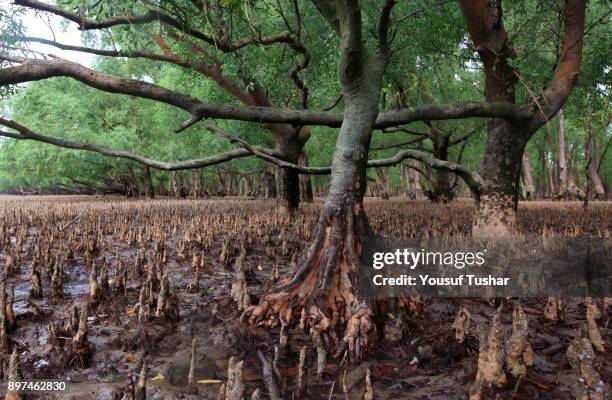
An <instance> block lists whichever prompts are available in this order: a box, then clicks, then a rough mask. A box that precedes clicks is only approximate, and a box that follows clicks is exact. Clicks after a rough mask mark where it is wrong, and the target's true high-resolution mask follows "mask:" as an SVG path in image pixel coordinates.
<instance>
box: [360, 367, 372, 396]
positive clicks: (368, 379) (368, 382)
mask: <svg viewBox="0 0 612 400" xmlns="http://www.w3.org/2000/svg"><path fill="white" fill-rule="evenodd" d="M363 400H374V388H373V387H372V373H371V372H370V368H368V369H366V374H365V392H364V393H363Z"/></svg>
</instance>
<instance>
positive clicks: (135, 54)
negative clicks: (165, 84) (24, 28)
mask: <svg viewBox="0 0 612 400" xmlns="http://www.w3.org/2000/svg"><path fill="white" fill-rule="evenodd" d="M14 39H15V40H17V41H20V42H31V43H41V44H44V45H47V46H53V47H56V48H58V49H60V50H68V51H78V52H80V53H88V54H95V55H98V56H103V57H127V58H146V59H149V60H154V61H166V62H171V63H177V62H176V59H175V58H174V57H171V56H167V55H164V54H156V53H150V52H147V51H140V50H131V51H125V50H104V49H94V48H91V47H84V46H73V45H69V44H64V43H59V42H56V41H54V40H49V39H44V38H40V37H34V36H24V37H15V38H14Z"/></svg>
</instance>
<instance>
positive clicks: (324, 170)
mask: <svg viewBox="0 0 612 400" xmlns="http://www.w3.org/2000/svg"><path fill="white" fill-rule="evenodd" d="M206 129H208V130H209V131H210V132H212V133H214V134H215V135H217V136H221V137H223V138H225V139H227V140H228V141H229V142H230V143H233V144H237V145H238V146H240V147H241V148H243V149H245V150H247V151H248V152H249V153H252V154H254V155H255V156H257V157H259V158H261V159H262V160H265V161H268V162H270V163H272V164H275V165H277V166H279V167H282V168H291V169H294V170H296V171H298V172H300V173H302V174H310V175H328V174H330V173H331V169H330V168H329V167H304V166H301V165H297V164H293V163H290V162H286V161H283V160H281V159H280V158H277V157H275V156H273V155H271V154H270V153H269V152H264V151H262V150H260V149H258V148H256V147H254V146H251V145H250V144H248V143H247V142H245V141H244V140H242V139H240V138H238V137H236V136H234V135H232V134H230V133H228V132H225V131H223V130H222V129H219V128H217V127H215V126H209V127H207V128H206Z"/></svg>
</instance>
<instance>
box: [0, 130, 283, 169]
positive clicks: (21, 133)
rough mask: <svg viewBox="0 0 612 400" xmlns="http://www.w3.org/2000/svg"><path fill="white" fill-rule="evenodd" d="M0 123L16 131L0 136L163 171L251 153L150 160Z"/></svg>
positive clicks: (241, 152)
mask: <svg viewBox="0 0 612 400" xmlns="http://www.w3.org/2000/svg"><path fill="white" fill-rule="evenodd" d="M0 125H4V126H6V127H8V128H11V129H14V130H16V131H17V132H5V131H0V136H4V137H8V138H12V139H17V140H34V141H37V142H43V143H48V144H52V145H55V146H58V147H63V148H66V149H75V150H87V151H92V152H95V153H100V154H102V155H105V156H109V157H117V158H125V159H128V160H132V161H136V162H139V163H141V164H144V165H147V166H149V167H151V168H155V169H159V170H164V171H180V170H186V169H195V168H203V167H209V166H211V165H216V164H221V163H224V162H227V161H230V160H233V159H235V158H241V157H249V156H251V155H253V153H252V151H249V150H246V149H242V148H241V149H235V150H231V151H228V152H225V153H221V154H216V155H214V156H210V157H206V158H200V159H194V160H187V161H178V162H174V163H168V162H163V161H157V160H152V159H149V158H146V157H143V156H141V155H138V154H134V153H131V152H129V151H124V150H113V149H109V148H108V147H104V146H100V145H96V144H91V143H83V142H76V141H71V140H64V139H59V138H54V137H50V136H46V135H40V134H37V133H34V132H32V131H31V130H29V129H28V128H26V127H25V126H23V125H20V124H18V123H16V122H14V121H9V120H6V119H3V118H0ZM257 151H258V152H260V153H262V154H276V153H275V152H274V151H273V150H268V149H258V150H257Z"/></svg>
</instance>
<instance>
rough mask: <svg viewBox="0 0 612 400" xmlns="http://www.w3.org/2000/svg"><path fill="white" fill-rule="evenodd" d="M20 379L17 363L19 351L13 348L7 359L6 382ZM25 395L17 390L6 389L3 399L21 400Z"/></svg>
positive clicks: (19, 369)
mask: <svg viewBox="0 0 612 400" xmlns="http://www.w3.org/2000/svg"><path fill="white" fill-rule="evenodd" d="M21 380H22V376H21V367H20V365H19V353H18V352H17V349H13V353H12V354H11V358H10V360H9V371H8V382H20V381H21ZM24 398H25V396H23V395H22V394H20V393H19V392H17V391H13V390H7V392H6V396H5V397H4V400H22V399H24Z"/></svg>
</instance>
